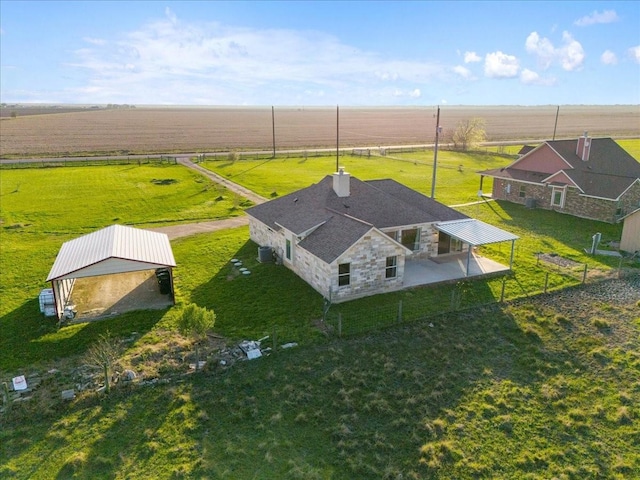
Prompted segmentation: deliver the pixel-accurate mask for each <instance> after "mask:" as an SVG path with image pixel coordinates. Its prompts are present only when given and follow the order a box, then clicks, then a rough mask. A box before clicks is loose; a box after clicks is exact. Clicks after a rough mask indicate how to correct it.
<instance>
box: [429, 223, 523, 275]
mask: <svg viewBox="0 0 640 480" xmlns="http://www.w3.org/2000/svg"><path fill="white" fill-rule="evenodd" d="M436 228H437V229H438V230H439V231H441V232H443V233H446V234H447V235H449V236H451V237H453V238H457V239H458V240H460V241H462V242H464V243H466V244H468V245H470V246H472V247H477V246H478V245H487V244H490V243H500V242H511V259H510V261H509V268H511V267H512V266H513V248H514V243H515V241H516V240H517V239H518V238H520V237H518V236H517V235H514V234H513V233H510V232H507V231H505V230H502V229H500V228H498V227H494V226H493V225H489V224H488V223H484V222H482V221H480V220H475V219H473V218H465V219H464V220H452V221H450V222H440V223H437V224H436ZM470 259H471V248H469V250H468V253H467V275H469V262H470Z"/></svg>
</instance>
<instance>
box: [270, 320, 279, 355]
mask: <svg viewBox="0 0 640 480" xmlns="http://www.w3.org/2000/svg"><path fill="white" fill-rule="evenodd" d="M277 335H278V331H277V330H276V325H274V326H273V334H272V335H271V341H272V344H273V353H276V351H277V348H278V340H277Z"/></svg>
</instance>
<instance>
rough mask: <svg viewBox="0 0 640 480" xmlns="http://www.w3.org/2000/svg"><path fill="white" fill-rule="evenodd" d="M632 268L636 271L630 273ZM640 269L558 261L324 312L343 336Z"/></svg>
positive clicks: (334, 333)
mask: <svg viewBox="0 0 640 480" xmlns="http://www.w3.org/2000/svg"><path fill="white" fill-rule="evenodd" d="M629 272H631V273H629ZM637 274H638V272H637V269H635V270H631V271H628V270H625V269H622V268H618V269H612V270H607V271H603V270H597V269H593V270H591V271H590V270H589V269H588V267H587V265H586V264H579V266H571V267H565V266H561V265H556V266H553V267H551V268H544V269H540V271H539V272H535V273H533V272H527V274H526V275H520V276H519V275H518V274H517V273H513V272H512V273H511V274H509V275H505V276H502V277H499V278H493V279H486V280H467V281H459V282H456V283H451V284H447V285H439V286H433V287H422V288H421V289H419V290H413V291H412V290H409V291H407V292H406V294H404V295H403V296H402V298H401V299H399V300H397V301H394V302H393V303H388V304H385V305H375V307H372V308H365V309H357V307H356V308H354V307H352V305H350V304H349V303H345V304H337V305H332V306H331V307H330V308H327V309H326V311H325V313H324V323H325V326H326V328H325V329H326V331H327V332H328V333H329V334H330V335H332V336H337V337H346V336H352V335H358V334H362V333H366V332H370V331H374V330H378V329H382V328H386V327H390V326H393V325H399V324H403V323H411V322H416V321H424V320H428V319H430V318H436V317H439V316H441V315H443V314H447V313H451V312H459V311H464V310H473V309H478V308H481V307H483V306H487V305H491V304H496V303H502V302H507V301H512V300H516V299H521V298H526V297H532V296H536V295H542V294H546V293H551V292H553V291H558V290H562V289H565V288H571V287H575V286H578V285H581V284H587V283H596V282H601V281H605V280H610V279H614V278H623V277H625V276H627V275H637Z"/></svg>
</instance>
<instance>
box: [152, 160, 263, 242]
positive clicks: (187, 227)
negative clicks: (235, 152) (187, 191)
mask: <svg viewBox="0 0 640 480" xmlns="http://www.w3.org/2000/svg"><path fill="white" fill-rule="evenodd" d="M176 161H177V162H178V163H179V164H180V165H182V166H184V167H187V168H190V169H191V170H195V171H196V172H198V173H199V174H201V175H204V176H205V177H207V178H209V179H210V180H211V181H213V182H215V183H219V184H220V185H222V186H224V187H225V188H226V189H227V190H229V191H231V192H234V193H237V194H238V195H240V196H242V197H244V198H248V199H249V200H251V201H252V202H253V203H255V204H256V205H258V204H260V203H264V202H266V201H267V199H266V198H264V197H261V196H260V195H258V194H257V193H254V192H252V191H251V190H249V189H248V188H245V187H243V186H242V185H238V184H237V183H233V182H232V181H230V180H227V179H226V178H224V177H222V176H220V175H218V174H217V173H214V172H212V171H211V170H207V169H206V168H203V167H201V166H200V165H198V164H196V163H193V162H192V161H191V160H189V157H178V158H177V159H176ZM245 225H249V218H248V217H247V216H246V215H243V216H242V217H232V218H225V219H224V220H213V221H210V222H199V223H187V224H184V225H170V226H167V227H156V228H149V229H148V230H151V231H152V232H161V233H166V234H167V236H168V237H169V240H173V239H174V238H180V237H187V236H189V235H195V234H197V233H206V232H216V231H218V230H225V229H227V228H236V227H242V226H245Z"/></svg>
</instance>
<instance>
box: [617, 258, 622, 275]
mask: <svg viewBox="0 0 640 480" xmlns="http://www.w3.org/2000/svg"><path fill="white" fill-rule="evenodd" d="M618 278H619V279H620V278H622V257H620V261H619V262H618Z"/></svg>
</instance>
